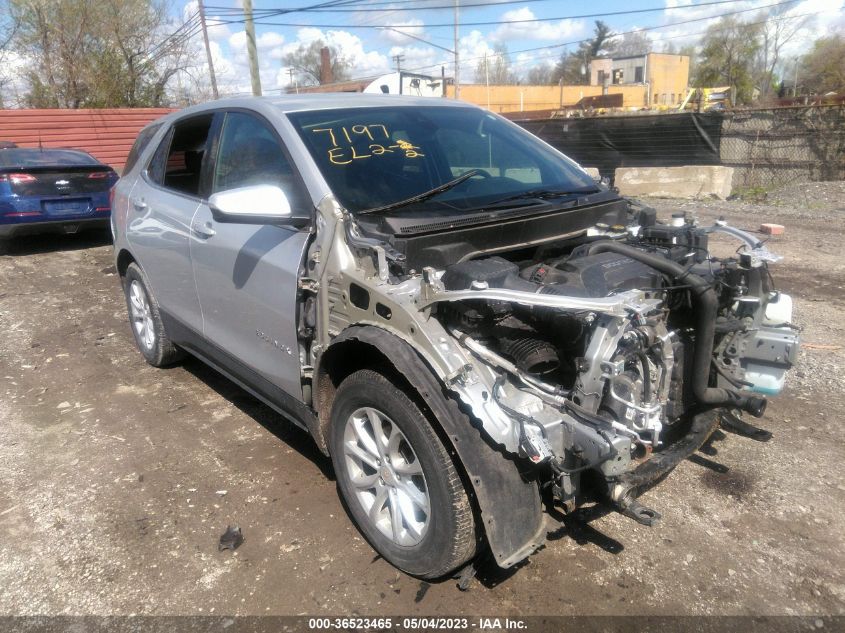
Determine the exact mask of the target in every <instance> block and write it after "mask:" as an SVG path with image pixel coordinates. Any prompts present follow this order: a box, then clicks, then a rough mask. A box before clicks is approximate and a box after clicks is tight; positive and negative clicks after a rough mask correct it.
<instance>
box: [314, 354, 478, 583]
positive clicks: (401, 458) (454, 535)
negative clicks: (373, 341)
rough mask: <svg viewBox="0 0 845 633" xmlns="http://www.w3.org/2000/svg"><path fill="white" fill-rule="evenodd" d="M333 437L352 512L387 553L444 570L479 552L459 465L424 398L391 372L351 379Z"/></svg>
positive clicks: (409, 564)
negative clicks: (417, 398)
mask: <svg viewBox="0 0 845 633" xmlns="http://www.w3.org/2000/svg"><path fill="white" fill-rule="evenodd" d="M330 445H331V456H332V463H333V464H334V470H335V475H336V477H337V486H338V489H339V491H340V494H341V496H342V497H343V499H344V501H345V502H346V505H347V508H348V509H349V513H350V514H351V515H352V518H353V520H354V521H355V523H356V524H357V527H358V529H359V530H360V531H361V533H362V534H363V535H364V537H365V538H366V539H367V540H368V541H369V542H370V544H371V545H372V546H373V547H374V548H375V549H376V551H378V553H379V554H381V555H382V556H383V557H384V559H385V560H387V561H388V562H389V563H391V564H393V565H395V566H396V567H398V568H399V569H401V570H402V571H404V572H406V573H408V574H411V575H414V576H419V577H422V578H439V577H442V576H445V575H446V574H448V573H449V572H451V571H454V570H455V569H457V568H458V567H460V566H461V565H463V564H464V563H466V562H467V561H469V560H470V559H471V558H472V557H473V556H474V555H475V550H476V530H475V519H474V516H473V511H472V506H471V504H470V501H469V498H468V496H467V493H466V490H465V488H464V485H463V482H462V481H461V477H460V475H459V473H458V470H457V467H456V465H455V463H454V462H453V461H452V458H451V457H450V456H449V453H448V452H447V450H446V448H445V447H444V445H443V443H442V442H441V441H440V438H439V437H438V436H437V434H436V433H435V431H434V429H433V428H432V426H431V424H430V423H429V421H428V420H427V418H426V416H425V415H424V414H423V413H422V412H421V411H420V409H419V408H418V407H417V405H416V403H415V402H414V401H413V400H412V399H411V398H409V397H408V395H407V394H406V393H405V392H404V391H403V390H402V389H400V388H398V387H397V386H396V385H395V384H393V382H391V381H390V380H389V379H388V378H386V377H385V376H384V375H382V374H380V373H378V372H375V371H372V370H361V371H358V372H356V373H354V374H352V375H350V376H349V377H348V378H346V380H344V381H343V383H342V384H341V385H340V387H339V388H338V390H337V394H336V396H335V400H334V404H333V407H332V414H331V428H330Z"/></svg>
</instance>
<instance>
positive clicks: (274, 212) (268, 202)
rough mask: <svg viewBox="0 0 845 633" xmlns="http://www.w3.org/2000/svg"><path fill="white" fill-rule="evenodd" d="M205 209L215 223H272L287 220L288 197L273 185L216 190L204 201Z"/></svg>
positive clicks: (289, 210) (289, 211)
mask: <svg viewBox="0 0 845 633" xmlns="http://www.w3.org/2000/svg"><path fill="white" fill-rule="evenodd" d="M208 206H209V208H210V209H211V214H212V215H213V216H214V219H215V220H217V221H218V222H229V223H236V224H273V223H279V222H280V221H285V220H288V219H291V208H290V202H289V201H288V197H287V196H286V195H285V192H284V191H282V190H281V189H280V188H279V187H276V186H274V185H253V186H250V187H238V188H237V189H229V190H228V191H219V192H217V193H215V194H212V196H211V197H210V198H209V199H208Z"/></svg>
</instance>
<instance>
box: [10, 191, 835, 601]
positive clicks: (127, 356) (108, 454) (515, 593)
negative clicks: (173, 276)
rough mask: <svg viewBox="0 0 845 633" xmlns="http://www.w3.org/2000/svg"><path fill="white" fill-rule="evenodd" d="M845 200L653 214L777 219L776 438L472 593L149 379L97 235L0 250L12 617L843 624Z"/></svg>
mask: <svg viewBox="0 0 845 633" xmlns="http://www.w3.org/2000/svg"><path fill="white" fill-rule="evenodd" d="M843 201H845V189H843V183H829V184H828V183H823V184H812V185H802V186H798V187H793V188H792V189H791V190H787V191H782V192H779V193H777V194H772V195H770V196H769V198H768V199H767V200H765V201H764V203H762V204H759V203H749V202H743V201H731V202H716V201H706V202H678V201H667V200H653V201H651V203H652V204H654V205H655V206H656V207H657V208H658V209H659V211H660V213H661V215H664V214H666V215H668V213H669V212H671V211H676V210H678V209H683V210H687V211H691V212H695V213H697V214H698V215H699V216H700V217H701V218H702V219H707V220H710V219H713V218H715V217H718V216H719V215H725V216H726V217H727V218H729V219H730V220H731V222H732V223H733V224H734V225H736V226H740V227H746V228H756V227H757V226H758V225H759V224H760V222H761V221H763V220H765V221H771V222H779V223H781V224H784V225H785V226H786V234H785V235H784V236H783V237H780V238H775V239H773V240H772V241H771V244H770V247H771V249H772V250H773V251H775V252H777V253H779V254H782V255H784V256H785V258H786V259H785V260H784V262H782V263H781V264H779V265H777V266H776V269H775V270H774V275H775V279H776V281H777V282H778V284H779V287H780V288H782V289H783V290H785V291H788V292H790V293H792V294H793V296H794V297H795V299H796V321H797V322H798V323H799V324H800V325H801V326H803V327H804V334H803V338H804V341H805V342H806V343H809V345H807V346H806V347H805V348H804V349H803V350H802V352H801V356H800V365H799V367H798V368H797V369H796V370H795V371H793V373H792V375H791V377H790V380H789V383H788V388H787V390H786V391H785V393H784V394H783V395H782V396H781V397H779V398H777V399H776V400H775V401H774V402H772V403H771V405H770V406H769V409H768V411H767V413H766V416H765V418H764V419H763V420H762V423H761V424H762V426H764V427H765V428H768V429H769V430H771V431H772V432H773V433H774V438H773V439H772V440H771V441H770V442H768V443H756V442H753V441H750V440H747V439H743V438H741V437H739V436H736V435H729V434H721V433H720V434H719V435H718V436H717V438H716V440H715V441H714V442H713V443H712V446H711V449H709V450H708V451H707V452H706V454H699V455H697V456H695V458H694V459H692V460H688V461H686V462H684V463H682V464H681V465H680V466H679V467H678V469H677V470H676V471H675V473H674V474H673V475H672V476H670V477H669V478H668V479H667V480H666V481H665V482H664V483H662V484H661V485H660V486H658V487H657V488H656V489H654V490H652V491H650V492H649V493H648V494H647V495H646V499H645V503H647V504H648V505H650V506H652V507H654V508H655V509H657V510H658V511H660V512H662V514H663V520H662V522H660V523H659V524H658V525H657V526H655V527H653V528H647V527H643V526H640V525H637V524H636V523H634V522H632V521H630V520H628V519H625V518H623V517H621V516H619V515H618V514H613V513H611V514H606V515H603V516H594V517H591V518H588V519H587V520H586V521H584V522H576V521H573V522H571V523H570V524H569V525H568V526H567V527H555V526H552V527H553V529H552V531H551V532H550V537H549V541H548V543H547V545H546V547H545V548H544V549H543V550H541V551H540V552H538V553H537V554H536V555H534V556H533V557H531V559H530V560H529V561H528V563H527V564H525V565H523V566H522V567H520V568H519V569H517V570H514V571H512V572H510V573H498V572H497V571H496V570H495V569H492V568H485V569H483V570H482V573H481V577H480V582H476V583H475V584H474V585H473V587H472V589H471V590H470V591H468V592H459V591H458V590H457V588H456V586H455V582H454V581H443V582H439V583H433V584H428V583H425V582H421V581H419V580H416V579H414V578H411V577H408V576H405V575H403V574H401V573H398V572H397V571H396V570H395V569H394V568H392V567H391V566H390V565H388V564H387V563H385V562H384V561H383V560H381V559H379V558H378V557H377V556H375V554H374V552H373V550H372V549H371V548H370V547H369V546H368V545H367V544H366V543H365V542H364V541H363V540H362V539H361V537H360V536H359V535H358V533H357V531H356V530H355V529H354V528H353V527H352V526H351V524H350V521H349V519H348V518H347V516H346V514H345V512H344V510H343V508H342V506H341V504H340V502H339V501H338V499H337V495H336V492H335V484H334V481H333V477H332V472H331V465H330V463H329V461H328V460H327V459H325V458H324V457H322V456H321V455H320V454H319V453H318V452H317V450H316V449H315V448H314V446H313V444H312V443H311V441H310V440H309V438H308V437H306V436H305V435H304V434H303V433H301V432H300V431H298V430H296V429H294V428H291V427H290V426H288V425H286V424H285V423H284V422H283V421H281V420H279V419H278V417H277V416H275V415H274V414H273V413H272V412H271V411H270V410H268V409H267V408H266V407H264V406H263V405H261V404H259V403H257V402H256V401H255V400H253V399H252V398H250V397H249V396H248V395H247V394H246V393H244V392H243V391H241V390H240V389H238V388H237V387H236V386H234V385H233V384H231V383H230V382H228V381H227V380H226V379H224V378H222V377H220V376H219V375H218V374H216V373H215V372H214V371H212V370H210V369H207V368H206V367H204V366H203V365H202V364H200V363H199V362H196V361H190V360H189V361H187V362H185V363H184V364H183V365H181V366H178V367H174V368H172V369H168V370H156V369H153V368H151V367H149V366H147V365H146V364H145V363H144V362H143V360H142V358H141V356H140V355H139V354H138V352H137V351H135V349H134V347H133V343H132V337H131V334H130V332H129V327H128V324H127V320H126V314H125V306H124V303H123V299H122V296H121V294H120V290H119V286H118V280H117V277H116V276H115V273H114V270H113V267H112V259H111V247H110V246H109V245H108V243H107V241H106V237H104V236H85V235H80V236H69V237H66V238H64V237H63V238H55V237H41V238H30V239H26V240H23V239H22V240H20V241H19V242H18V243H17V244H16V245H15V246H14V247H13V248H12V250H11V252H10V254H8V255H6V256H3V257H0V331H2V332H4V333H5V334H4V336H2V337H0V377H2V383H0V393H2V399H0V481H2V482H3V483H4V485H3V486H2V487H0V537H2V538H0V585H2V587H3V591H2V592H0V615H20V614H101V615H106V614H156V615H165V614H166V615H176V614H254V615H262V614H335V615H350V614H366V615H371V616H375V615H406V614H445V613H449V614H467V615H471V614H494V615H499V616H504V615H509V614H511V615H556V614H561V615H575V614H579V615H580V614H649V615H657V614H689V615H693V614H729V615H748V614H755V615H757V614H783V615H795V614H807V615H810V614H813V615H816V614H821V615H835V614H839V615H841V614H845V574H843V570H845V519H843V516H845V512H843V510H845V480H843V469H842V461H843V458H845V454H843V445H845V444H843V440H845V430H843V425H842V423H841V421H842V419H843V417H845V416H843V413H845V395H843V394H844V393H845V390H843V387H845V350H843V347H844V346H845V319H843V318H842V313H843V309H845V291H843V284H845V266H843V263H842V262H843V260H842V257H841V253H842V233H843V232H842V229H841V226H842V224H841V223H842V221H843V220H844V219H845V208H843V206H842V205H843ZM718 248H720V249H723V250H724V249H727V248H729V245H728V244H727V243H724V244H720V245H719V247H718ZM227 525H239V526H240V527H241V528H242V529H243V533H244V535H245V538H246V541H245V543H244V544H243V545H242V546H241V547H240V548H239V549H238V550H237V551H236V552H234V553H233V552H230V551H224V552H218V551H217V540H218V537H219V536H220V534H221V533H222V532H223V531H224V529H225V528H226V526H227Z"/></svg>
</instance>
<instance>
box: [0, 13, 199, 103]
mask: <svg viewBox="0 0 845 633" xmlns="http://www.w3.org/2000/svg"><path fill="white" fill-rule="evenodd" d="M9 5H10V13H11V15H12V16H13V18H14V19H15V20H16V21H17V24H18V29H17V33H16V34H15V38H14V45H15V47H16V49H17V50H18V51H19V52H20V54H21V55H22V56H23V57H24V58H25V59H26V60H27V66H26V71H25V72H26V79H27V81H28V83H29V93H28V95H27V101H28V104H29V105H31V106H35V107H57V108H80V107H119V106H130V107H141V106H159V105H163V104H165V103H166V102H167V90H166V89H167V86H168V84H169V83H170V81H171V79H172V78H173V77H174V76H175V75H176V74H177V73H178V72H179V71H180V70H183V69H184V68H185V67H186V66H187V65H188V64H189V62H188V61H187V59H188V56H187V54H186V51H187V48H188V45H189V41H190V36H191V35H193V24H192V21H189V22H188V23H186V24H182V25H181V26H180V25H178V24H174V23H173V22H172V21H171V20H170V18H169V17H168V15H167V11H166V6H165V4H164V2H163V0H48V1H45V0H9Z"/></svg>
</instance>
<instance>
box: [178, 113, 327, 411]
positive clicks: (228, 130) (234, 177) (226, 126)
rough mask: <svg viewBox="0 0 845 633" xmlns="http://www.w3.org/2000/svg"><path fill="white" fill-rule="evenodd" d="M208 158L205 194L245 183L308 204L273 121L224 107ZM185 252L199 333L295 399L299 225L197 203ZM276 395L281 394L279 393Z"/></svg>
mask: <svg viewBox="0 0 845 633" xmlns="http://www.w3.org/2000/svg"><path fill="white" fill-rule="evenodd" d="M215 144H216V146H217V147H216V149H215V150H213V153H214V154H215V156H216V160H215V161H212V162H211V163H210V165H209V173H208V180H209V183H210V192H209V193H210V194H213V193H216V192H218V191H227V190H230V189H235V188H238V187H244V186H249V185H259V184H269V185H276V186H279V187H281V188H282V190H283V191H284V192H285V193H286V195H287V197H288V199H289V200H290V203H291V208H292V209H293V211H294V214H295V215H300V213H301V214H303V215H306V216H308V215H309V214H310V213H311V211H312V210H313V208H312V207H313V205H312V203H311V199H310V197H309V196H308V194H307V192H306V190H305V187H304V185H303V183H302V180H301V178H300V177H299V175H298V174H297V173H296V172H295V170H294V168H293V164H292V162H291V160H290V158H289V156H288V154H287V151H286V149H285V147H284V144H283V142H282V140H281V138H280V137H279V135H278V134H277V132H276V130H275V129H274V128H273V126H272V125H271V124H270V123H269V122H268V121H266V120H265V119H264V118H263V117H261V116H259V115H258V114H256V113H254V112H250V111H241V110H239V111H230V112H227V113H226V115H225V120H224V121H223V122H222V125H221V128H220V133H219V136H218V137H217V140H216V142H215ZM194 226H195V229H197V230H195V231H194V232H193V234H192V236H191V259H192V262H193V266H194V276H195V278H196V284H197V291H198V293H199V298H200V305H201V307H202V313H203V323H204V326H205V329H204V334H205V338H206V339H207V341H208V342H209V343H211V344H212V345H213V346H215V347H216V348H218V349H219V350H222V351H223V352H224V353H225V355H226V356H227V357H228V361H227V362H229V363H230V364H235V365H236V367H234V369H235V370H236V371H238V372H239V373H241V374H242V375H243V376H244V377H246V378H247V379H248V381H249V382H250V384H251V385H252V386H253V387H256V388H258V389H259V390H260V391H262V392H263V395H265V396H269V397H270V398H271V399H273V400H276V401H278V400H279V394H278V391H277V390H278V388H281V390H282V391H284V392H286V393H287V394H290V395H293V396H294V397H295V398H296V399H297V400H301V399H302V387H301V383H300V358H299V352H298V341H297V301H296V299H297V280H298V273H299V269H300V266H301V265H302V261H303V258H304V254H305V248H306V244H307V241H308V237H309V232H308V230H307V229H296V228H292V227H283V226H271V225H255V224H232V223H228V222H226V223H222V222H217V221H215V220H214V218H213V217H212V214H211V211H210V210H209V208H208V206H207V205H201V206H199V207H198V208H197V211H196V216H195V218H194ZM282 399H284V398H283V397H282Z"/></svg>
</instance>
